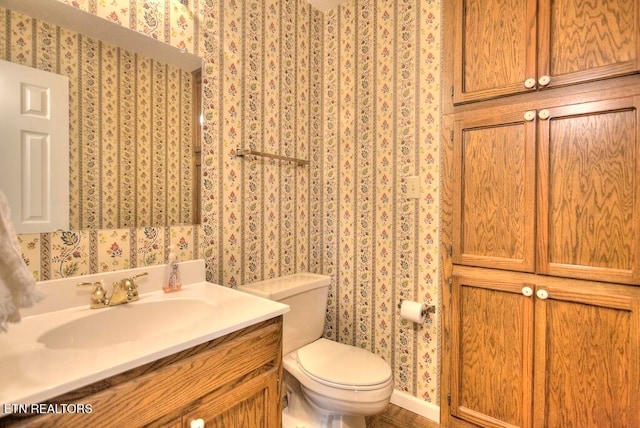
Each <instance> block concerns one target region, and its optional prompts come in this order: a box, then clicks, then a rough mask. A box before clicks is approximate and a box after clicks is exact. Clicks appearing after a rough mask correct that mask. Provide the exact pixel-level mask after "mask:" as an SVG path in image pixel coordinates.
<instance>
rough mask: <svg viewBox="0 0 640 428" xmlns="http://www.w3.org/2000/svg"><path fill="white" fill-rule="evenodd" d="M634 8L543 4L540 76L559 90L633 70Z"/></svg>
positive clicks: (630, 0) (629, 2)
mask: <svg viewBox="0 0 640 428" xmlns="http://www.w3.org/2000/svg"><path fill="white" fill-rule="evenodd" d="M638 4H639V3H638V1H637V0H619V1H608V0H594V1H588V2H587V1H583V2H577V1H572V0H563V1H558V0H555V1H551V0H542V1H541V2H540V19H539V22H540V24H541V28H540V31H539V35H540V42H539V45H540V49H539V50H540V52H539V58H540V61H539V67H540V68H539V75H540V76H542V75H548V76H551V84H550V86H559V85H566V84H570V83H577V82H584V81H589V80H594V79H603V78H606V77H611V76H619V75H623V74H627V73H633V72H637V71H638V67H639V64H638V51H639V50H638V46H639V42H640V40H639V36H640V31H639V25H640V24H639V23H638Z"/></svg>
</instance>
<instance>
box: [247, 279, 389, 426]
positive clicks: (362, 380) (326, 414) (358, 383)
mask: <svg viewBox="0 0 640 428" xmlns="http://www.w3.org/2000/svg"><path fill="white" fill-rule="evenodd" d="M330 282H331V279H330V277H329V276H326V275H317V274H311V273H297V274H293V275H287V276H283V277H279V278H273V279H268V280H265V281H259V282H254V283H251V284H247V285H242V286H239V287H238V289H239V290H241V291H244V292H247V293H251V294H253V295H257V296H260V297H263V298H266V299H270V300H276V301H278V302H281V303H284V304H286V305H289V307H290V311H289V312H288V313H286V314H285V315H284V323H283V324H284V326H283V345H282V348H283V349H282V352H283V353H282V355H283V362H282V364H283V367H284V386H285V388H284V393H285V394H286V403H287V407H286V408H285V409H284V410H283V413H282V426H283V428H290V427H291V428H303V427H305V428H316V427H322V428H365V416H369V415H374V414H377V413H380V412H382V411H383V410H384V408H385V407H386V406H387V404H389V400H390V398H391V393H392V392H393V378H392V375H391V367H390V366H389V364H387V362H386V361H385V360H384V359H382V358H380V357H379V356H377V355H375V354H373V353H371V352H369V351H367V350H365V349H361V348H357V347H355V346H351V345H345V344H342V343H338V342H334V341H331V340H328V339H324V338H322V334H323V332H324V320H325V315H326V310H327V293H328V291H329V284H330Z"/></svg>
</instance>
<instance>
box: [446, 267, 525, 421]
mask: <svg viewBox="0 0 640 428" xmlns="http://www.w3.org/2000/svg"><path fill="white" fill-rule="evenodd" d="M496 272H498V271H489V273H488V272H486V271H483V273H482V274H477V275H475V276H462V275H454V280H453V285H452V293H451V299H452V301H451V407H450V408H451V415H452V416H453V417H454V419H453V422H454V425H464V422H467V423H469V424H473V425H474V426H484V427H487V426H490V427H497V426H503V427H530V426H531V420H532V418H531V410H532V404H531V400H532V391H533V386H532V376H533V374H532V368H533V355H532V350H533V305H534V302H533V298H532V297H530V296H531V295H532V294H533V289H532V286H530V285H528V284H526V283H524V282H519V281H513V280H508V279H500V278H496V276H498V275H499V273H496ZM525 294H526V295H525ZM527 295H528V296H527ZM460 421H464V422H463V423H460Z"/></svg>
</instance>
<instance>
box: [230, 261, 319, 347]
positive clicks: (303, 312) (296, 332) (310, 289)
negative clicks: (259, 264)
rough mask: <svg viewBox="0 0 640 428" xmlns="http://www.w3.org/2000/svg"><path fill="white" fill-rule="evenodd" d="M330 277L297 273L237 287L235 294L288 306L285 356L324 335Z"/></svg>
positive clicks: (283, 341) (284, 343)
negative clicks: (257, 297) (243, 293)
mask: <svg viewBox="0 0 640 428" xmlns="http://www.w3.org/2000/svg"><path fill="white" fill-rule="evenodd" d="M330 283H331V277H329V276H327V275H318V274H314V273H296V274H293V275H286V276H281V277H278V278H272V279H267V280H264V281H258V282H252V283H250V284H246V285H240V286H238V290H240V291H244V292H246V293H250V294H253V295H256V296H260V297H263V298H265V299H269V300H275V301H278V302H280V303H284V304H285V305H289V308H290V309H289V312H287V313H286V314H284V318H283V333H282V352H283V355H287V354H289V353H291V352H292V351H294V350H296V349H299V348H301V347H303V346H304V345H307V344H309V343H311V342H313V341H315V340H317V339H319V338H320V337H322V333H323V332H324V320H325V316H326V312H327V293H328V292H329V284H330Z"/></svg>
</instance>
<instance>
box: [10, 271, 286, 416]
mask: <svg viewBox="0 0 640 428" xmlns="http://www.w3.org/2000/svg"><path fill="white" fill-rule="evenodd" d="M200 267H201V268H202V269H204V263H201V264H197V268H198V269H199V268H200ZM156 269H157V268H156V267H154V268H150V269H147V271H153V272H149V273H150V274H149V275H148V278H149V279H152V280H151V281H146V282H147V283H149V284H147V286H146V287H140V291H141V292H142V293H144V290H145V288H146V289H150V288H151V287H152V286H153V287H152V289H156V290H157V289H159V288H160V284H158V283H157V282H156V283H155V284H152V283H154V282H155V281H156V278H157V275H156V273H157V272H156ZM139 271H141V269H135V270H133V269H132V270H128V271H121V272H120V273H116V275H117V277H118V278H123V277H126V276H127V273H129V274H135V273H138V272H139ZM131 272H132V273H131ZM160 275H161V273H160ZM203 275H204V273H203V272H202V275H200V274H197V275H195V276H193V275H190V274H186V275H185V276H186V277H188V278H198V277H200V276H202V279H203V278H204V276H203ZM185 276H183V279H184V277H185ZM93 277H97V275H92V276H91V277H89V276H87V277H82V278H81V279H79V278H75V279H74V280H73V281H67V283H65V284H66V285H64V286H60V288H61V289H63V288H68V290H66V292H67V294H69V293H72V292H71V291H69V288H70V287H73V288H76V287H75V282H77V281H79V280H83V281H84V280H89V279H92V278H93ZM138 281H140V282H141V283H142V282H143V281H144V280H143V279H139V280H138ZM42 284H44V283H39V286H42ZM105 289H106V290H107V292H108V293H110V292H111V285H110V284H108V283H107V285H106V286H105ZM49 294H52V293H51V290H50V289H49ZM63 294H64V293H63ZM89 295H90V293H88V294H86V292H85V293H84V295H83V296H82V298H83V299H84V301H85V303H84V304H83V305H82V306H75V307H70V308H64V309H59V304H56V303H55V301H56V300H57V299H58V297H59V296H58V297H53V298H52V301H53V302H54V304H53V307H58V309H57V310H53V311H49V312H43V313H39V312H41V311H38V310H35V311H32V312H33V313H34V314H33V315H28V316H23V319H22V321H21V322H20V323H17V324H10V325H9V332H8V333H6V334H0V417H1V416H2V415H3V413H2V404H35V403H38V402H42V401H46V400H48V399H51V398H54V397H56V396H58V395H61V394H64V393H66V392H69V391H72V390H74V389H77V388H79V387H82V386H85V385H88V384H91V383H93V382H96V381H99V380H102V379H105V378H107V377H110V376H113V375H116V374H118V373H122V372H125V371H127V370H129V369H132V368H135V367H137V366H140V365H143V364H146V363H149V362H152V361H155V360H158V359H160V358H163V357H166V356H168V355H171V354H174V353H176V352H179V351H182V350H185V349H188V348H191V347H193V346H196V345H199V344H202V343H205V342H208V341H210V340H212V339H216V338H218V337H221V336H224V335H226V334H229V333H232V332H234V331H237V330H240V329H242V328H245V327H248V326H250V325H253V324H256V323H258V322H261V321H265V320H268V319H271V318H274V317H276V316H279V315H282V314H284V313H286V312H288V311H289V307H288V306H287V305H283V304H281V303H278V302H274V301H270V300H266V299H262V298H259V297H256V296H253V295H250V294H248V293H243V292H240V291H237V290H233V289H230V288H228V287H222V286H219V285H215V284H211V283H208V282H205V281H199V282H195V283H191V284H188V285H183V287H182V290H181V291H179V292H175V293H164V292H162V291H152V292H146V293H144V294H140V300H139V301H138V302H133V303H127V304H126V305H123V306H127V305H136V304H144V303H147V302H153V301H164V300H171V299H199V300H202V301H204V302H207V303H208V304H210V305H211V306H212V308H213V310H211V311H210V312H208V313H207V314H206V316H205V317H204V318H202V319H198V320H197V322H193V323H189V325H187V326H185V327H183V328H179V329H175V330H173V331H166V332H163V331H153V325H150V326H149V331H150V336H149V337H144V338H141V339H139V340H135V341H130V342H127V341H123V342H121V343H117V344H113V345H108V346H100V347H91V348H89V349H75V348H74V349H50V348H49V347H47V346H46V345H45V344H43V343H41V342H42V339H41V337H42V335H43V334H44V333H46V332H49V331H51V330H52V329H54V328H56V327H57V326H60V325H64V324H66V323H68V322H70V321H73V320H75V319H78V318H82V317H85V316H87V315H92V314H95V313H98V312H100V311H110V310H114V309H118V307H114V308H104V309H89V297H88V296H89ZM45 306H46V305H45ZM49 306H51V303H50V304H49ZM167 307H169V308H170V306H167ZM103 328H104V329H109V328H110V326H109V325H104V327H103ZM156 330H157V329H156ZM96 334H100V332H96ZM39 338H40V342H39Z"/></svg>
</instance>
